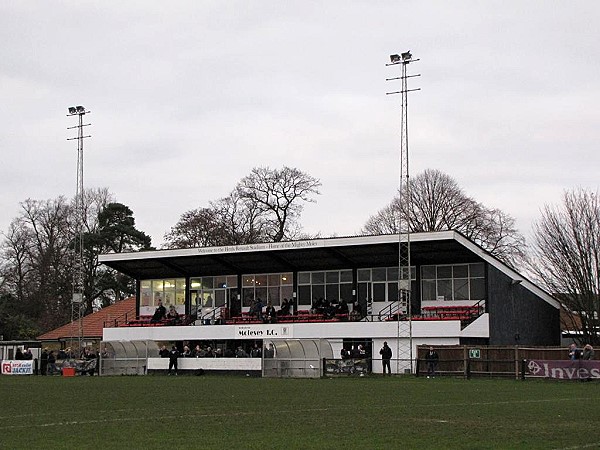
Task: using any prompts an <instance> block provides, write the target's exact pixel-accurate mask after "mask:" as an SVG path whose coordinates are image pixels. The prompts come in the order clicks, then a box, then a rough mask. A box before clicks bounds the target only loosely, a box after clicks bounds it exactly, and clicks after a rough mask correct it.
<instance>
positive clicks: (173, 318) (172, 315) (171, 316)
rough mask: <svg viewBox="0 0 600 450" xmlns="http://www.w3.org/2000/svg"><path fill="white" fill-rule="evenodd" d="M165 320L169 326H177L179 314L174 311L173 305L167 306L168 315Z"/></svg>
mask: <svg viewBox="0 0 600 450" xmlns="http://www.w3.org/2000/svg"><path fill="white" fill-rule="evenodd" d="M166 318H167V320H168V321H169V324H171V325H177V324H178V323H179V322H180V319H179V313H178V312H177V310H176V309H175V306H174V305H171V306H169V313H168V314H167V317H166Z"/></svg>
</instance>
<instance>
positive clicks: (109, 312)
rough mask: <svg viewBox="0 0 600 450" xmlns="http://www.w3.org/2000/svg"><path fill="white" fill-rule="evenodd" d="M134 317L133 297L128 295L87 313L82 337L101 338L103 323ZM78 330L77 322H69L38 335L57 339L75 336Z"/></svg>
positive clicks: (83, 320) (41, 337) (46, 338)
mask: <svg viewBox="0 0 600 450" xmlns="http://www.w3.org/2000/svg"><path fill="white" fill-rule="evenodd" d="M126 315H127V316H128V317H130V318H131V317H135V315H136V311H135V297H129V298H126V299H125V300H120V301H118V302H116V303H115V304H114V305H110V306H107V307H105V308H102V309H101V310H100V311H98V312H95V313H92V314H88V315H87V316H85V317H84V318H83V319H82V327H83V338H84V339H102V329H103V328H104V323H105V322H109V321H114V320H115V319H124V318H125V316H126ZM78 332H79V324H78V323H77V322H69V323H68V324H66V325H63V326H62V327H59V328H56V329H55V330H52V331H48V332H47V333H44V334H42V335H41V336H38V339H39V340H41V341H58V340H65V339H69V338H72V337H77V335H78Z"/></svg>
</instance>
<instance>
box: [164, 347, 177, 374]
mask: <svg viewBox="0 0 600 450" xmlns="http://www.w3.org/2000/svg"><path fill="white" fill-rule="evenodd" d="M177 358H179V350H177V347H175V346H173V347H171V350H170V351H169V371H168V372H167V374H168V375H171V370H173V373H175V375H177Z"/></svg>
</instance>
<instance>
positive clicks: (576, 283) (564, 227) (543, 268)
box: [531, 189, 600, 345]
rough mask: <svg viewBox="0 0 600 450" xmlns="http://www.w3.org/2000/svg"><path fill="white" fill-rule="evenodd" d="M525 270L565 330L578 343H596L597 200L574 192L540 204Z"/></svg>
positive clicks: (599, 284) (599, 283)
mask: <svg viewBox="0 0 600 450" xmlns="http://www.w3.org/2000/svg"><path fill="white" fill-rule="evenodd" d="M532 253H533V258H532V266H531V271H532V272H533V273H534V274H535V276H536V278H537V281H538V282H539V283H540V285H541V286H544V287H545V288H546V290H548V292H550V293H552V294H553V295H554V296H555V297H556V298H557V299H558V300H559V301H560V302H561V303H562V305H563V307H564V310H565V312H566V313H567V314H566V315H567V317H568V319H567V323H566V324H564V325H566V326H567V327H568V328H569V329H571V330H580V331H581V332H582V336H581V339H582V342H583V343H590V344H593V345H596V344H600V338H599V336H598V326H600V321H599V320H598V314H599V301H600V297H599V296H600V197H599V195H598V193H597V192H596V193H594V192H590V191H586V190H583V189H577V190H573V191H567V192H565V193H564V194H563V198H562V205H560V206H548V205H546V206H545V208H544V209H543V211H542V217H541V219H540V220H539V221H537V222H536V223H535V224H534V245H533V252H532Z"/></svg>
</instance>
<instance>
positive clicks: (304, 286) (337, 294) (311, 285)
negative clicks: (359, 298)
mask: <svg viewBox="0 0 600 450" xmlns="http://www.w3.org/2000/svg"><path fill="white" fill-rule="evenodd" d="M320 298H324V299H326V300H329V301H330V302H333V303H335V302H338V301H339V300H341V299H344V300H346V301H347V302H351V301H352V270H327V271H315V272H298V305H299V306H310V305H312V303H313V301H316V300H318V299H320Z"/></svg>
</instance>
